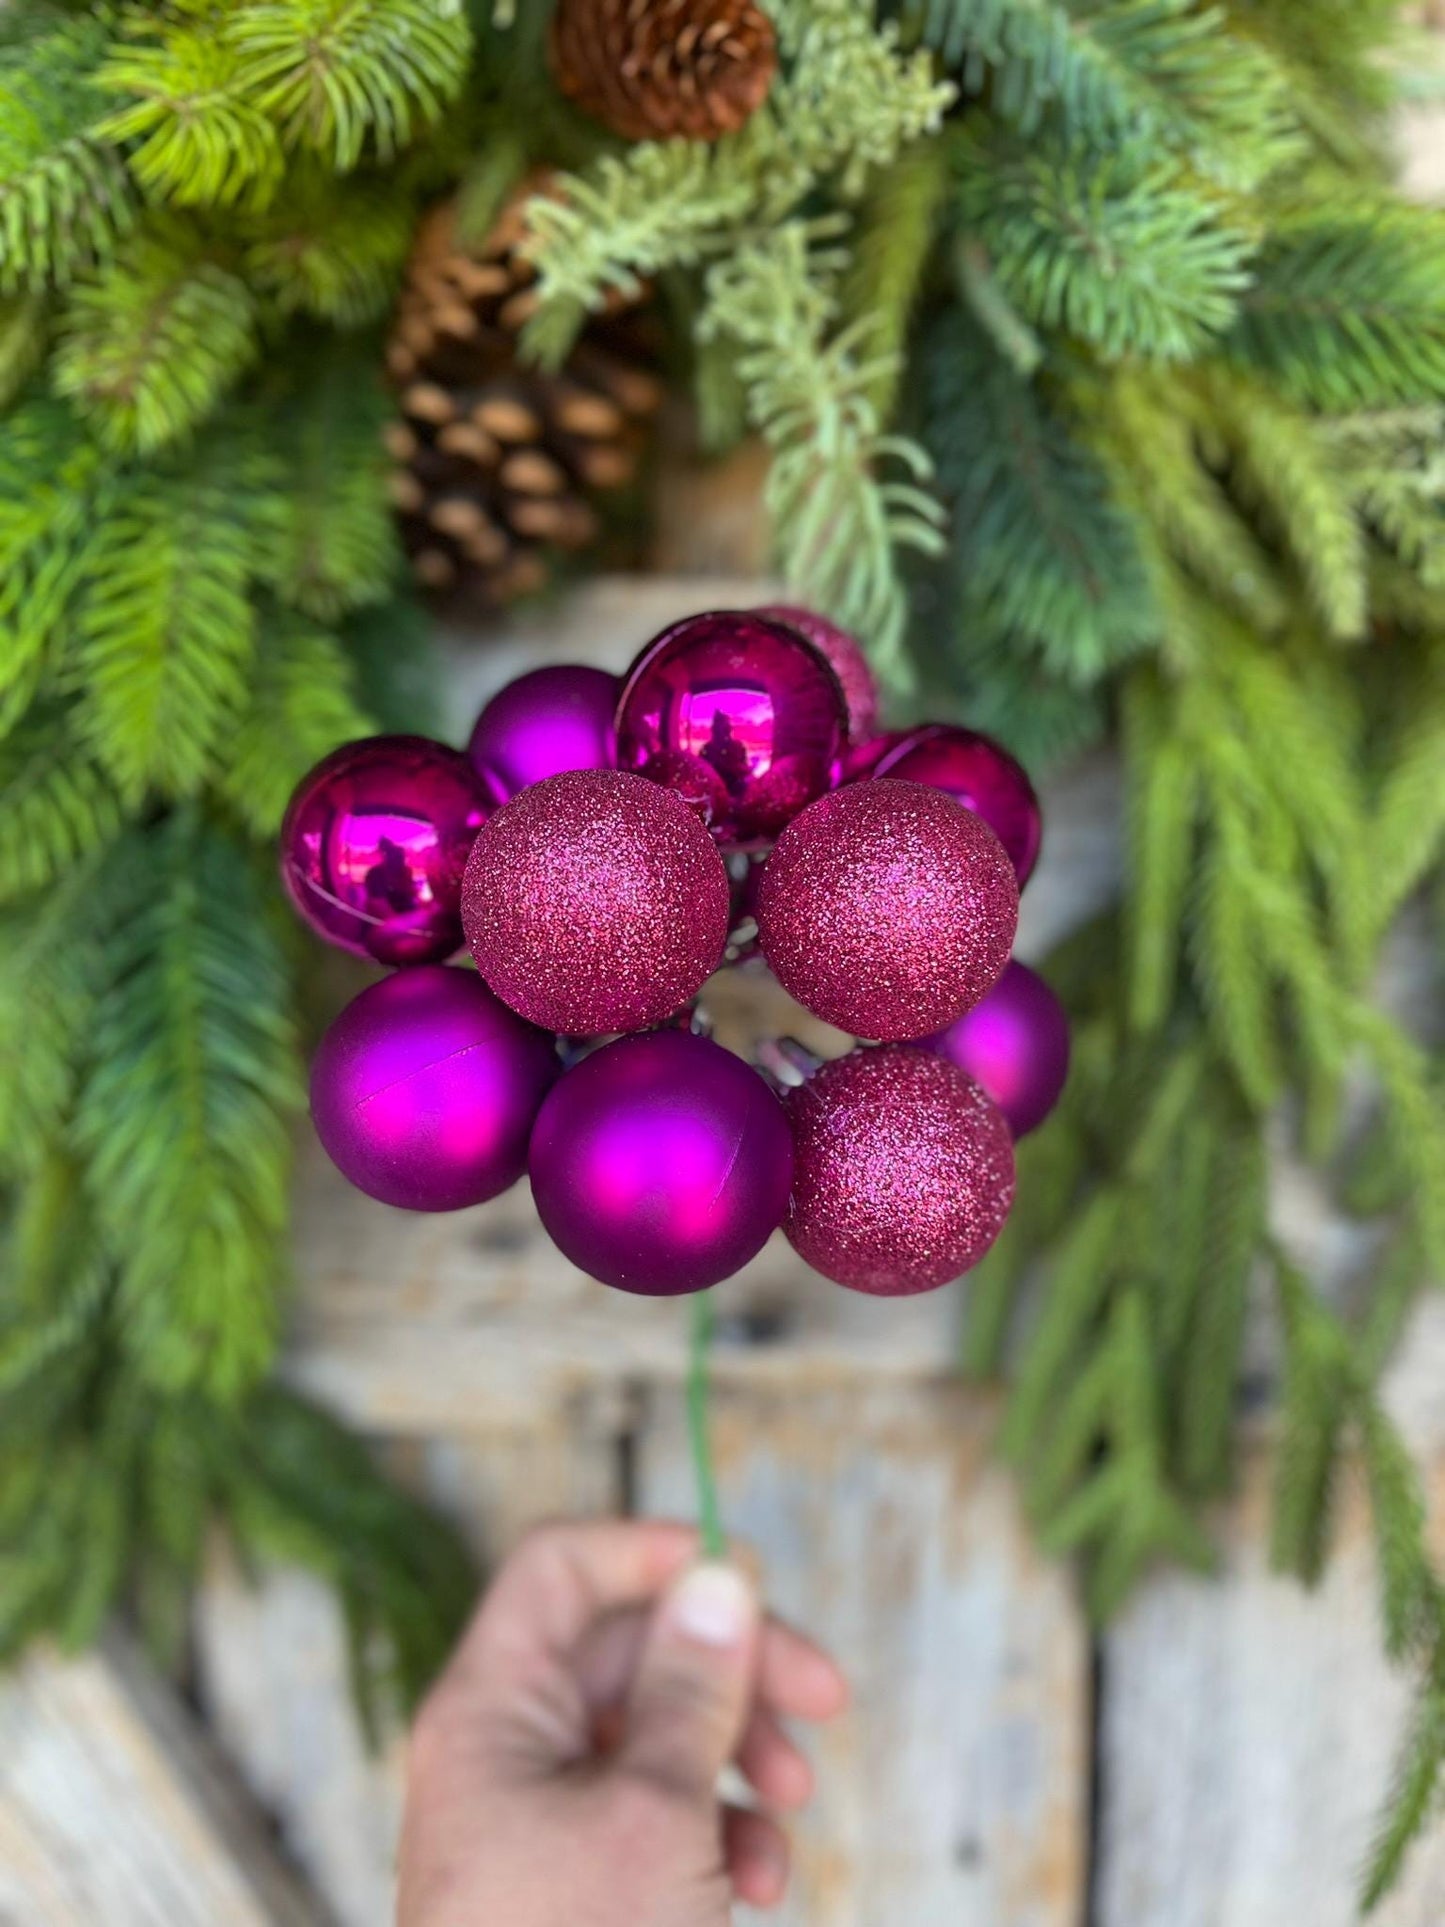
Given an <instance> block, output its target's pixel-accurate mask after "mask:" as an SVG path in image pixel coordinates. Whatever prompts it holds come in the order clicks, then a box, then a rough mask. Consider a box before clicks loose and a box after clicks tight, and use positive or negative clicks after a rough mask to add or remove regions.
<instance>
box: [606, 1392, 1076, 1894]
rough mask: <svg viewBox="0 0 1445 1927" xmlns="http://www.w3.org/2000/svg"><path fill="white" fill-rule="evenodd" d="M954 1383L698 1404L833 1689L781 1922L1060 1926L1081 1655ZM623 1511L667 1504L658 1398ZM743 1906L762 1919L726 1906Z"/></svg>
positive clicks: (732, 1518)
mask: <svg viewBox="0 0 1445 1927" xmlns="http://www.w3.org/2000/svg"><path fill="white" fill-rule="evenodd" d="M991 1429H992V1428H991V1422H990V1414H989V1413H988V1411H987V1410H986V1409H985V1407H984V1406H983V1404H982V1403H981V1402H980V1401H979V1400H977V1399H970V1398H968V1397H966V1396H964V1395H963V1394H962V1393H960V1392H959V1391H958V1390H957V1389H956V1388H953V1387H945V1386H942V1385H939V1384H927V1383H917V1384H914V1385H912V1386H908V1387H902V1386H898V1387H889V1386H878V1387H871V1388H865V1387H863V1386H862V1385H860V1386H858V1387H856V1388H855V1389H854V1390H853V1391H851V1392H847V1393H843V1392H837V1391H833V1392H807V1391H804V1390H798V1391H797V1392H796V1393H795V1394H790V1395H788V1396H785V1397H778V1398H775V1397H771V1396H768V1395H767V1394H766V1393H763V1392H760V1391H758V1390H757V1389H756V1388H750V1389H749V1390H747V1391H740V1392H732V1391H729V1392H727V1393H725V1394H724V1395H723V1396H722V1397H720V1398H719V1399H718V1400H717V1401H716V1412H715V1434H716V1448H717V1457H718V1472H719V1478H720V1481H721V1488H722V1503H723V1509H724V1515H725V1518H726V1520H727V1522H728V1525H729V1527H730V1529H731V1530H733V1531H734V1532H736V1534H737V1535H738V1536H739V1537H740V1538H742V1539H744V1540H745V1541H747V1542H748V1543H749V1544H750V1546H751V1547H752V1548H753V1550H754V1552H755V1554H756V1556H757V1558H758V1560H759V1562H760V1565H761V1571H762V1579H763V1585H764V1588H765V1591H766V1594H767V1596H768V1598H769V1600H770V1601H771V1602H772V1603H773V1605H774V1606H776V1607H777V1608H778V1609H779V1610H780V1611H782V1612H784V1613H785V1614H787V1615H788V1616H790V1617H791V1618H793V1619H795V1620H796V1621H797V1622H798V1623H799V1624H800V1625H804V1626H807V1627H808V1628H809V1629H810V1630H811V1631H813V1632H815V1633H816V1634H817V1635H818V1637H819V1638H821V1639H822V1640H823V1641H824V1642H825V1643H826V1644H827V1645H828V1646H829V1647H830V1648H831V1649H832V1651H833V1652H834V1653H836V1655H837V1656H838V1658H839V1659H840V1660H841V1662H842V1664H843V1666H844V1668H845V1670H846V1671H847V1672H848V1674H849V1677H850V1679H851V1681H852V1683H853V1688H854V1700H853V1704H852V1706H851V1708H850V1710H849V1712H848V1713H847V1714H846V1715H845V1716H844V1718H843V1719H842V1720H840V1721H839V1722H837V1723H836V1724H835V1725H834V1726H832V1727H830V1728H828V1729H826V1730H825V1732H824V1734H823V1736H822V1738H821V1740H820V1742H819V1744H818V1746H817V1748H816V1755H815V1757H816V1765H817V1772H818V1796H817V1799H816V1801H815V1803H814V1806H813V1808H812V1809H811V1811H810V1812H809V1814H808V1815H807V1816H806V1818H805V1819H804V1821H803V1822H802V1824H801V1826H800V1827H799V1829H798V1831H797V1836H796V1857H797V1871H796V1877H795V1886H794V1891H793V1894H792V1896H791V1898H790V1901H789V1903H788V1906H787V1908H786V1909H785V1910H784V1912H783V1913H782V1914H781V1915H779V1916H772V1915H770V1916H768V1918H769V1919H778V1920H780V1921H781V1922H783V1923H785V1924H786V1927H804V1924H805V1923H806V1927H904V1924H905V1923H906V1927H1074V1923H1076V1922H1078V1921H1080V1920H1081V1919H1082V1904H1083V1887H1084V1856H1085V1843H1086V1831H1087V1818H1086V1807H1087V1784H1088V1771H1087V1754H1088V1728H1089V1661H1088V1647H1087V1640H1086V1638H1085V1635H1084V1632H1083V1629H1082V1625H1081V1621H1080V1617H1079V1614H1078V1611H1077V1608H1076V1605H1075V1601H1074V1598H1073V1593H1072V1589H1071V1586H1070V1583H1069V1581H1068V1579H1067V1577H1066V1576H1065V1575H1064V1574H1063V1573H1062V1572H1061V1571H1060V1570H1058V1569H1057V1568H1051V1567H1050V1566H1048V1565H1047V1564H1045V1563H1044V1562H1043V1561H1042V1560H1041V1559H1040V1557H1039V1555H1038V1553H1037V1552H1036V1551H1035V1550H1034V1548H1033V1546H1032V1545H1031V1542H1030V1537H1029V1533H1028V1529H1027V1526H1026V1524H1025V1522H1024V1521H1023V1519H1022V1518H1021V1517H1020V1514H1019V1510H1018V1507H1017V1503H1016V1500H1015V1497H1014V1493H1013V1489H1012V1486H1011V1484H1010V1481H1009V1480H1008V1478H1007V1477H1006V1476H1005V1475H1004V1474H1003V1473H1002V1472H1001V1471H1000V1470H999V1469H998V1466H997V1464H996V1462H994V1461H993V1460H992V1458H991V1455H990V1439H991ZM637 1463H638V1496H639V1502H640V1505H641V1507H642V1509H643V1510H644V1511H648V1512H661V1513H682V1514H686V1513H687V1512H688V1511H689V1510H690V1509H691V1507H692V1504H693V1493H692V1475H691V1467H690V1463H689V1460H688V1455H687V1450H686V1444H685V1440H684V1437H683V1432H682V1427H681V1423H680V1417H679V1413H678V1410H677V1402H676V1400H675V1399H674V1398H673V1397H671V1396H670V1395H669V1394H666V1393H663V1394H661V1395H659V1396H658V1397H657V1398H656V1399H655V1400H653V1401H652V1403H651V1406H650V1410H649V1416H648V1418H647V1422H646V1423H645V1425H644V1428H643V1430H642V1432H641V1434H640V1436H639V1440H638V1448H637ZM747 1918H757V1919H758V1920H759V1921H761V1918H762V1917H761V1916H756V1917H754V1916H747Z"/></svg>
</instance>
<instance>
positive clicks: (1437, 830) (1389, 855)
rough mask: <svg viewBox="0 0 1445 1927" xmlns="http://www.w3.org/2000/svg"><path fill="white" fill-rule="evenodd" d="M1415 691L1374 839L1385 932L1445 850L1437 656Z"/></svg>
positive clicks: (1444, 680) (1443, 711)
mask: <svg viewBox="0 0 1445 1927" xmlns="http://www.w3.org/2000/svg"><path fill="white" fill-rule="evenodd" d="M1411 695H1412V698H1413V700H1412V701H1411V702H1410V705H1409V710H1408V713H1407V715H1406V716H1405V719H1404V726H1403V728H1402V730H1401V731H1400V734H1399V736H1398V737H1397V738H1396V740H1395V742H1394V743H1393V744H1392V745H1391V750H1392V753H1391V755H1390V758H1389V762H1388V773H1387V775H1386V777H1385V779H1384V782H1383V784H1382V786H1381V789H1380V795H1379V802H1378V805H1377V808H1376V813H1375V822H1374V829H1373V834H1372V837H1371V839H1370V853H1369V861H1370V873H1371V876H1372V877H1373V879H1374V885H1375V908H1376V914H1377V918H1378V928H1379V929H1380V930H1381V931H1383V930H1384V929H1385V928H1387V927H1388V925H1389V924H1390V923H1391V922H1392V921H1393V920H1394V918H1395V916H1396V915H1397V913H1398V912H1399V910H1400V908H1401V906H1402V905H1403V904H1404V902H1405V900H1406V898H1407V897H1408V896H1409V895H1410V892H1411V891H1412V890H1414V889H1415V888H1417V887H1418V885H1419V884H1420V883H1421V882H1423V880H1424V878H1425V876H1426V875H1427V873H1428V872H1429V870H1430V869H1431V867H1432V866H1433V865H1435V864H1437V863H1438V862H1440V860H1441V857H1442V854H1445V781H1442V780H1441V772H1442V771H1445V667H1442V666H1441V664H1440V662H1439V660H1438V658H1431V660H1430V663H1429V666H1428V670H1427V677H1426V681H1425V687H1424V688H1423V689H1419V690H1414V691H1412V692H1411Z"/></svg>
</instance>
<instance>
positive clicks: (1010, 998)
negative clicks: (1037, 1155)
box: [919, 962, 1069, 1138]
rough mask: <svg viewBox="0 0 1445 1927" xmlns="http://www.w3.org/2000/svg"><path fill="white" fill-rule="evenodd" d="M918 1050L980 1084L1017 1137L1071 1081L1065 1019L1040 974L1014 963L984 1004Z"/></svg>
mask: <svg viewBox="0 0 1445 1927" xmlns="http://www.w3.org/2000/svg"><path fill="white" fill-rule="evenodd" d="M919 1044H920V1048H921V1049H924V1050H933V1051H937V1052H938V1053H939V1054H940V1055H941V1056H943V1057H946V1058H948V1059H949V1061H950V1062H951V1063H954V1064H957V1065H958V1067H959V1069H960V1070H964V1071H967V1072H968V1074H969V1076H970V1077H971V1078H973V1079H974V1081H975V1082H976V1083H978V1084H980V1085H982V1087H983V1089H984V1090H985V1091H987V1092H988V1094H989V1096H990V1097H991V1098H992V1099H993V1101H994V1103H995V1104H997V1106H998V1107H999V1109H1000V1110H1001V1111H1002V1112H1003V1114H1004V1116H1005V1118H1007V1120H1008V1126H1009V1129H1010V1130H1011V1131H1012V1132H1013V1134H1014V1136H1015V1137H1016V1138H1020V1137H1026V1136H1027V1135H1028V1133H1029V1132H1030V1131H1034V1130H1037V1129H1038V1127H1039V1125H1040V1124H1042V1123H1043V1121H1044V1119H1045V1118H1046V1117H1047V1116H1048V1114H1049V1112H1050V1111H1051V1110H1052V1109H1053V1108H1054V1106H1055V1104H1057V1103H1058V1101H1059V1097H1060V1094H1061V1093H1062V1091H1063V1088H1064V1084H1065V1081H1066V1080H1067V1078H1068V1075H1069V1019H1068V1013H1067V1012H1066V1011H1065V1009H1064V1007H1063V1005H1062V1004H1061V1003H1060V1002H1059V999H1058V997H1057V996H1056V995H1055V994H1054V992H1053V991H1052V990H1051V989H1050V988H1049V986H1048V985H1047V984H1046V983H1045V982H1044V980H1043V978H1042V977H1041V976H1039V974H1038V972H1037V971H1034V970H1030V969H1029V967H1028V965H1027V964H1021V963H1018V962H1013V963H1010V965H1009V967H1008V969H1007V970H1006V971H1005V972H1004V973H1003V975H1002V977H1000V978H999V980H998V982H997V983H996V984H995V985H994V987H993V989H992V990H991V991H990V992H989V993H988V995H987V996H986V997H985V998H984V999H983V1000H982V1002H980V1003H977V1004H975V1005H974V1007H973V1009H972V1010H968V1011H965V1012H964V1014H963V1016H962V1017H960V1018H958V1019H957V1021H956V1022H954V1023H952V1024H950V1025H949V1026H948V1028H947V1029H946V1030H941V1031H937V1032H935V1034H934V1035H933V1036H932V1037H924V1038H920V1040H919Z"/></svg>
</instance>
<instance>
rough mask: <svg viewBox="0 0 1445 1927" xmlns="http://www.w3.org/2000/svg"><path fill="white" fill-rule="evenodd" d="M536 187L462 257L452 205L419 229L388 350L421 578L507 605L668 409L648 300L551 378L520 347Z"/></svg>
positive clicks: (584, 530)
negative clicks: (524, 244) (523, 246)
mask: <svg viewBox="0 0 1445 1927" xmlns="http://www.w3.org/2000/svg"><path fill="white" fill-rule="evenodd" d="M538 185H539V184H538V183H537V182H536V181H531V182H529V183H528V184H527V186H526V187H525V188H524V190H523V191H522V192H521V193H519V194H518V195H517V196H516V197H514V199H513V200H512V201H511V202H510V203H509V204H508V206H507V208H506V209H505V210H504V211H503V213H502V215H501V218H500V219H499V220H498V221H497V223H496V225H495V227H494V228H493V230H492V232H491V234H490V235H489V236H488V237H487V239H486V241H485V242H484V243H483V244H482V245H481V246H480V247H479V248H474V249H468V248H463V247H462V246H461V244H460V243H459V242H458V241H457V238H456V222H455V210H454V208H453V207H452V205H451V204H450V203H448V204H446V205H444V206H442V207H439V208H437V209H435V210H434V211H433V212H432V214H431V215H429V216H428V217H427V219H426V221H425V222H424V223H423V224H422V227H421V230H420V232H419V233H418V236H417V241H416V245H415V248H414V250H413V253H412V260H411V265H410V267H409V269H408V274H407V284H406V288H405V290H404V292H403V294H402V298H401V303H400V307H399V309H398V312H397V319H396V325H395V328H394V331H393V334H392V338H391V342H390V344H389V346H388V348H387V366H388V368H389V369H390V372H391V375H392V378H393V380H394V381H395V382H396V385H397V388H398V391H399V397H400V402H401V419H400V420H399V421H396V422H393V423H392V424H391V426H390V428H389V430H388V432H387V446H388V448H389V449H390V450H391V453H392V455H393V457H394V458H395V460H396V463H397V467H396V469H395V472H394V473H393V476H392V500H393V503H394V504H395V507H396V511H397V516H398V520H399V522H400V525H401V532H402V539H403V541H404V543H405V545H406V548H407V550H408V552H409V554H410V556H411V558H412V566H413V568H414V569H415V571H416V575H417V579H418V580H419V581H420V582H421V584H422V585H423V586H424V587H426V588H428V589H431V590H434V591H459V592H463V593H466V594H469V595H472V596H474V597H475V598H476V599H479V600H482V601H485V602H491V603H500V602H505V601H507V600H509V599H510V598H511V597H513V596H516V595H522V594H525V593H528V592H530V591H531V590H533V589H536V588H539V587H540V586H541V585H542V583H543V582H544V581H545V580H546V578H547V575H548V559H549V555H550V553H552V552H554V551H558V550H569V549H583V548H586V547H587V546H589V544H591V543H592V542H593V541H594V540H595V539H596V537H597V535H598V533H599V527H600V523H599V517H598V514H597V511H596V509H595V508H594V506H593V499H594V498H596V497H598V496H602V495H605V494H606V493H607V492H609V491H611V490H615V489H619V488H621V487H623V486H625V484H627V483H628V482H630V481H631V480H632V478H633V476H634V474H635V473H636V470H637V466H638V462H639V460H640V457H641V455H642V452H643V447H644V444H645V441H646V426H645V425H646V424H647V422H648V420H649V418H650V417H651V416H652V415H653V414H654V413H655V412H656V410H657V408H658V406H659V404H660V402H661V400H662V393H663V390H662V383H661V381H660V380H659V379H658V377H657V375H656V374H655V373H653V372H652V367H653V363H654V361H655V355H654V354H653V353H652V352H651V351H650V347H649V342H648V338H647V332H646V327H645V321H644V314H643V301H642V299H641V298H640V299H639V300H634V301H627V300H625V299H623V298H622V297H621V296H619V297H618V298H617V299H616V300H615V302H614V303H613V304H612V305H611V306H610V307H609V308H608V309H607V310H605V311H604V312H603V313H602V314H600V315H598V316H595V317H594V318H593V320H592V321H591V322H590V323H589V324H588V326H587V327H586V328H585V329H584V331H583V333H582V335H581V337H580V338H579V340H578V342H577V345H576V347H575V348H574V349H573V351H572V353H571V355H570V356H569V357H568V360H567V361H566V363H565V364H564V366H563V367H562V368H561V369H560V370H558V371H557V372H556V373H555V374H554V373H549V372H547V371H544V370H541V369H538V368H533V367H528V366H525V365H524V364H523V363H522V362H521V361H520V360H519V358H518V353H517V341H518V336H519V334H520V333H521V330H522V327H523V324H524V323H525V322H526V320H527V318H528V316H529V315H530V314H531V313H532V311H533V309H534V307H535V305H536V296H535V293H534V290H533V287H532V282H533V281H534V279H535V270H534V269H533V268H532V266H531V264H530V263H529V262H528V261H526V260H525V259H524V258H523V257H522V256H521V255H520V254H519V252H518V244H519V242H520V241H521V239H522V237H523V234H524V216H523V208H524V204H525V201H526V199H527V198H528V197H529V196H530V195H531V194H533V193H535V192H537V190H538Z"/></svg>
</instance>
